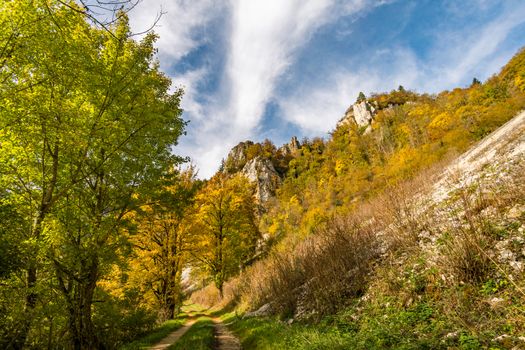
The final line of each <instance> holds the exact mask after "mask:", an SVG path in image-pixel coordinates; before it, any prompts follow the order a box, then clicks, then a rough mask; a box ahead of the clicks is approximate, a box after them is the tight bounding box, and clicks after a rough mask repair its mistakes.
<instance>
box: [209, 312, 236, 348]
mask: <svg viewBox="0 0 525 350" xmlns="http://www.w3.org/2000/svg"><path fill="white" fill-rule="evenodd" d="M213 323H214V326H215V339H216V341H217V347H216V350H241V349H242V347H241V342H240V341H239V339H237V337H236V336H235V335H233V333H232V332H230V331H229V330H228V327H226V325H225V324H224V323H222V321H221V320H220V319H219V318H213Z"/></svg>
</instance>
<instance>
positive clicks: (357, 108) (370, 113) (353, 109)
mask: <svg viewBox="0 0 525 350" xmlns="http://www.w3.org/2000/svg"><path fill="white" fill-rule="evenodd" d="M375 114H376V108H375V107H374V106H373V105H372V104H371V103H369V102H368V101H361V102H356V103H354V104H353V105H351V106H350V107H349V108H348V109H347V110H346V112H345V116H344V117H343V118H342V119H341V120H340V121H339V122H338V123H337V126H342V125H347V124H350V123H355V124H357V126H359V127H362V126H367V125H370V124H372V121H373V120H374V116H375Z"/></svg>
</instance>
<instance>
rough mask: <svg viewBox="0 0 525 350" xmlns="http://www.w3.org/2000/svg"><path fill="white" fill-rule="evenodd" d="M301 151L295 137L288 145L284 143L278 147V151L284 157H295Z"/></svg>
mask: <svg viewBox="0 0 525 350" xmlns="http://www.w3.org/2000/svg"><path fill="white" fill-rule="evenodd" d="M300 149H301V143H300V142H299V140H298V139H297V137H296V136H293V137H292V139H291V140H290V142H289V143H285V144H284V145H282V146H281V147H279V151H280V152H281V154H282V155H283V156H284V157H287V156H291V157H296V156H297V155H298V154H299V150H300Z"/></svg>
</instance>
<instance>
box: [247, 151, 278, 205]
mask: <svg viewBox="0 0 525 350" xmlns="http://www.w3.org/2000/svg"><path fill="white" fill-rule="evenodd" d="M241 173H242V174H243V175H244V176H246V177H247V178H248V180H250V181H251V182H252V183H254V184H255V198H256V199H257V201H258V202H259V203H260V204H264V203H266V202H267V201H268V200H269V199H270V198H272V197H274V196H275V190H276V189H277V187H278V186H279V185H280V184H281V181H282V180H281V177H280V176H279V174H278V173H277V171H276V170H275V167H274V166H273V164H272V162H271V161H270V160H269V159H267V158H263V157H260V156H258V157H255V158H253V159H252V160H250V161H248V162H247V163H246V164H245V165H244V167H243V169H242V171H241Z"/></svg>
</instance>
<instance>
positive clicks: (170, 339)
mask: <svg viewBox="0 0 525 350" xmlns="http://www.w3.org/2000/svg"><path fill="white" fill-rule="evenodd" d="M196 321H197V318H190V319H189V320H188V321H186V323H185V324H184V326H182V327H181V328H179V329H177V330H176V331H174V332H172V333H170V334H169V335H168V336H167V337H166V338H164V339H162V340H161V341H159V342H158V343H157V344H155V345H153V346H152V347H150V348H149V350H162V349H167V348H168V347H169V346H170V345H171V344H173V343H175V342H176V341H177V340H179V339H180V337H182V336H183V335H184V333H186V332H187V331H188V330H189V329H190V328H191V326H193V324H194V323H195V322H196Z"/></svg>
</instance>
